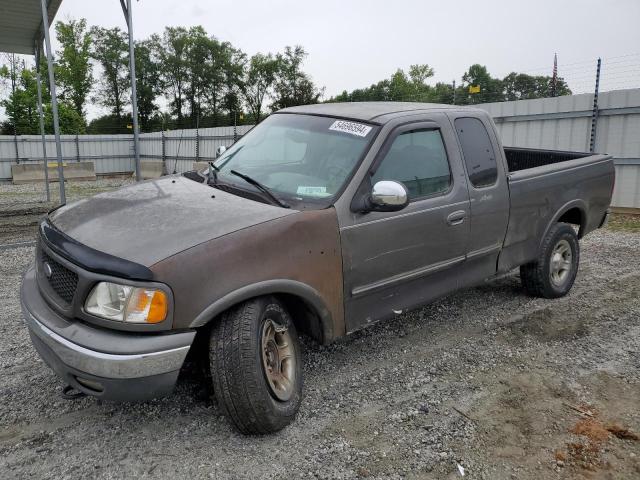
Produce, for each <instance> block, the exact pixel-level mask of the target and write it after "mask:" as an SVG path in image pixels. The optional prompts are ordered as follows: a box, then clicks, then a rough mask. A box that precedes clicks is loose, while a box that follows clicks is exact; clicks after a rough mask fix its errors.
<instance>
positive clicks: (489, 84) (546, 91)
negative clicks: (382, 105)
mask: <svg viewBox="0 0 640 480" xmlns="http://www.w3.org/2000/svg"><path fill="white" fill-rule="evenodd" d="M433 74H434V71H433V68H431V67H430V66H429V65H426V64H425V65H411V67H410V68H409V73H408V74H407V73H405V72H404V71H403V70H401V69H398V71H396V73H394V74H393V75H392V76H391V78H389V79H386V80H381V81H380V82H378V83H375V84H373V85H371V86H370V87H368V88H362V89H356V90H353V91H352V92H347V91H344V92H342V93H341V94H340V95H337V96H336V97H334V98H331V99H330V100H329V101H330V102H363V101H381V100H389V101H396V102H399V101H411V102H429V103H445V104H453V103H456V104H459V105H467V104H477V103H486V102H502V101H506V100H520V99H528V98H544V97H550V96H551V95H552V91H551V82H552V79H551V77H548V76H536V77H533V76H530V75H526V74H523V73H520V74H518V73H515V72H514V73H510V74H509V75H507V76H506V77H505V78H504V79H498V78H493V77H492V76H491V75H490V74H489V72H488V70H487V67H485V66H483V65H479V64H474V65H471V66H470V67H469V69H468V70H467V71H466V72H465V73H464V75H463V76H462V82H461V83H460V84H459V85H458V86H457V87H456V89H455V92H454V89H453V85H452V84H448V83H442V82H438V83H436V84H435V86H431V85H428V84H427V81H428V80H429V79H430V78H431V77H433ZM470 86H474V87H479V88H480V92H478V93H470V91H469V87H470ZM556 95H557V96H560V95H571V90H570V89H569V87H568V85H567V83H566V82H565V81H564V80H563V79H562V78H559V79H558V80H557V82H556Z"/></svg>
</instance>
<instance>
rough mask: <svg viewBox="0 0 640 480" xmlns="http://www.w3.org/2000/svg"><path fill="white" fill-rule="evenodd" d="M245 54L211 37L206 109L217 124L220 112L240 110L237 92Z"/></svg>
mask: <svg viewBox="0 0 640 480" xmlns="http://www.w3.org/2000/svg"><path fill="white" fill-rule="evenodd" d="M246 61H247V60H246V55H245V54H244V53H242V52H241V51H240V50H238V49H236V48H234V47H233V45H231V43H229V42H220V41H218V40H216V39H215V38H213V37H212V38H211V51H210V57H209V64H208V69H207V82H208V85H209V86H208V87H207V89H206V90H205V93H206V96H207V106H208V111H209V113H210V114H211V115H212V117H213V122H214V125H217V122H218V116H219V115H220V114H221V113H224V112H228V113H229V114H231V112H238V111H240V97H239V92H240V89H241V85H242V77H243V72H244V66H245V64H246Z"/></svg>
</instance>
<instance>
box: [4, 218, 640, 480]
mask: <svg viewBox="0 0 640 480" xmlns="http://www.w3.org/2000/svg"><path fill="white" fill-rule="evenodd" d="M634 225H635V224H634ZM636 226H637V225H636ZM17 230H19V229H16V231H17ZM27 230H28V229H27ZM31 235H32V233H31V230H28V231H26V232H25V231H22V233H21V234H19V235H17V236H14V237H9V236H7V237H6V238H13V239H14V240H15V239H16V238H21V239H28V238H30V236H31ZM3 242H4V240H2V241H0V243H3ZM581 246H582V254H581V261H582V264H581V267H580V272H579V274H578V278H577V280H576V284H575V286H574V288H573V290H572V292H571V294H570V295H569V296H567V297H565V298H562V299H559V300H553V301H550V300H541V299H534V298H531V297H528V296H527V295H526V294H525V293H524V292H523V290H522V288H521V287H520V283H519V279H518V277H517V275H516V273H513V274H511V275H508V276H506V277H503V278H501V279H499V280H497V281H494V282H492V283H488V284H487V285H484V286H481V287H478V288H474V289H470V290H466V291H463V292H459V293H456V294H454V295H451V296H449V297H447V298H445V299H443V300H441V301H439V302H437V303H434V304H432V305H430V306H428V307H426V308H422V309H420V310H417V311H413V312H410V313H407V314H404V315H399V316H398V317H396V318H395V319H393V320H392V321H389V322H386V323H382V324H378V325H374V326H373V327H371V328H369V329H368V330H365V331H362V332H359V333H356V334H354V335H351V336H349V337H348V338H346V339H344V340H343V341H340V342H338V343H335V344H333V345H330V346H328V347H322V346H319V345H317V344H315V343H312V342H311V341H309V340H305V341H304V350H305V399H304V402H303V405H302V408H301V411H300V413H299V415H298V418H297V420H296V422H295V423H294V424H293V425H291V426H289V427H287V428H286V429H285V430H284V431H282V432H280V433H278V434H275V435H271V436H266V437H243V436H241V435H239V434H238V433H236V432H235V431H234V429H233V428H232V427H231V426H230V424H229V423H228V422H227V421H226V420H225V418H224V417H223V416H222V415H221V413H220V411H219V410H218V408H217V406H216V405H215V403H214V402H213V400H212V399H211V395H210V394H211V392H210V391H209V390H208V389H207V388H206V385H203V379H202V377H201V376H200V374H199V373H198V372H199V370H198V369H196V368H185V369H184V371H183V372H182V374H181V379H180V381H179V384H178V386H177V388H176V391H175V392H174V393H173V395H171V396H170V397H168V398H164V399H159V400H155V401H151V402H147V403H141V404H115V403H107V402H103V403H100V402H97V401H96V400H95V399H91V398H84V399H81V400H77V401H67V400H63V399H62V398H61V397H60V389H61V386H62V385H61V383H60V382H59V381H58V379H57V378H56V377H55V375H54V374H53V372H52V371H50V370H49V369H48V368H47V367H46V366H45V365H44V364H43V363H42V362H41V361H40V359H39V358H38V356H37V354H36V353H35V351H34V349H33V348H32V347H31V343H30V340H29V337H28V334H27V331H26V328H25V327H24V325H23V323H22V320H21V313H20V304H19V298H18V288H19V283H20V276H21V274H22V272H23V271H24V270H25V269H26V268H27V266H28V265H29V263H30V262H31V261H32V257H33V248H32V247H21V248H10V249H7V250H4V251H0V255H1V260H0V478H3V479H10V478H26V477H36V478H87V477H95V478H131V477H140V478H167V477H168V478H185V477H194V478H276V477H278V478H314V477H316V478H341V479H342V478H344V479H350V478H362V477H369V478H411V479H418V478H420V479H422V478H425V479H430V478H433V479H441V478H445V479H446V478H462V477H461V475H460V471H459V468H458V465H460V466H461V467H463V468H464V471H465V478H471V479H474V478H483V479H503V478H504V479H529V478H535V479H537V480H538V479H545V478H561V479H565V478H603V479H604V478H616V479H618V478H627V479H637V478H640V441H638V440H634V439H633V438H628V437H633V432H636V433H640V269H639V267H638V265H640V234H638V233H637V232H634V231H632V230H629V229H627V230H625V229H624V228H622V229H618V230H617V231H614V230H601V231H598V232H595V233H593V234H591V235H589V236H588V237H587V238H586V239H584V241H582V242H581ZM578 410H580V411H582V412H586V413H582V414H581V413H580V412H579V411H578ZM590 415H591V416H590ZM613 424H615V426H616V427H620V428H614V427H613V426H612V425H613ZM625 428H629V429H630V430H631V431H630V432H627V434H624V433H621V432H622V431H624V429H625ZM598 429H600V430H601V431H604V436H600V437H598V436H597V435H595V434H594V432H597V431H598ZM603 429H604V430H603ZM607 429H609V430H614V431H616V432H618V435H619V436H620V437H627V438H618V436H616V435H614V434H611V433H609V432H608V431H607Z"/></svg>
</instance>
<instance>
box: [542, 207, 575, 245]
mask: <svg viewBox="0 0 640 480" xmlns="http://www.w3.org/2000/svg"><path fill="white" fill-rule="evenodd" d="M572 208H577V209H578V210H579V211H580V230H579V231H578V238H582V236H583V232H584V230H585V228H586V227H587V225H586V222H587V205H586V203H585V202H584V201H583V200H580V199H576V200H571V201H570V202H567V203H565V204H564V205H563V206H562V207H560V208H559V209H558V211H557V212H556V213H555V215H554V216H553V217H552V218H551V221H550V222H549V223H548V224H547V226H546V228H545V229H544V232H543V233H542V235H541V236H540V239H539V241H538V243H539V244H540V245H542V242H543V241H544V238H545V237H546V236H547V233H548V232H549V229H551V227H552V226H553V225H555V224H556V223H557V222H558V219H559V218H560V217H561V216H562V215H564V214H565V213H567V212H568V211H569V210H571V209H572Z"/></svg>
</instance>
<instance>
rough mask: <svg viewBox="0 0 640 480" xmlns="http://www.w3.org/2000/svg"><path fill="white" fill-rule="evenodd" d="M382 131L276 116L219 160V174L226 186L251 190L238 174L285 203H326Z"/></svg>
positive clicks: (324, 120)
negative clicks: (256, 183)
mask: <svg viewBox="0 0 640 480" xmlns="http://www.w3.org/2000/svg"><path fill="white" fill-rule="evenodd" d="M376 131H377V128H376V127H374V126H372V125H368V124H365V123H360V122H355V121H346V120H338V119H335V118H328V117H317V116H311V115H293V114H275V115H272V116H270V117H268V118H267V119H265V120H264V121H263V122H262V123H260V124H259V125H257V126H256V127H255V128H254V129H252V130H251V131H250V132H249V133H247V134H246V135H245V136H244V137H242V138H241V139H240V140H239V141H238V142H237V143H235V144H234V145H233V146H232V147H231V148H229V149H228V150H227V151H226V152H225V153H224V154H223V155H222V156H221V157H220V158H218V159H216V161H215V162H214V165H215V167H216V170H217V172H216V174H217V177H218V179H219V180H221V181H224V183H233V184H236V185H238V186H240V185H241V184H242V188H247V184H246V183H242V182H243V181H242V180H240V179H239V178H238V177H237V176H234V175H232V174H231V170H234V171H237V172H239V173H242V174H244V175H247V176H250V177H251V178H252V179H253V180H255V181H257V182H259V183H260V184H262V185H263V186H265V187H267V188H268V189H269V190H270V191H271V192H272V193H273V194H274V195H276V196H277V197H279V198H284V199H288V200H293V201H298V202H307V201H315V202H316V203H318V201H320V203H326V201H327V200H330V199H331V197H333V196H334V195H335V194H336V193H338V192H339V191H340V189H341V188H342V186H343V185H344V183H345V182H346V181H347V179H348V177H349V176H350V175H351V173H352V172H353V170H354V168H355V167H356V166H357V164H358V162H359V160H360V158H361V157H362V155H363V153H364V152H365V149H366V147H367V145H368V144H369V142H370V141H371V139H372V138H373V137H374V135H375V133H376ZM221 177H223V178H221ZM248 188H253V187H248Z"/></svg>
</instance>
